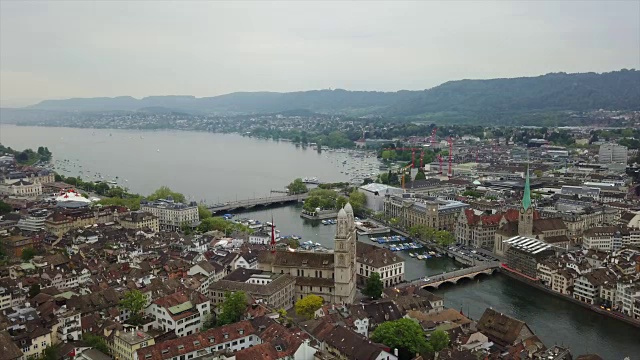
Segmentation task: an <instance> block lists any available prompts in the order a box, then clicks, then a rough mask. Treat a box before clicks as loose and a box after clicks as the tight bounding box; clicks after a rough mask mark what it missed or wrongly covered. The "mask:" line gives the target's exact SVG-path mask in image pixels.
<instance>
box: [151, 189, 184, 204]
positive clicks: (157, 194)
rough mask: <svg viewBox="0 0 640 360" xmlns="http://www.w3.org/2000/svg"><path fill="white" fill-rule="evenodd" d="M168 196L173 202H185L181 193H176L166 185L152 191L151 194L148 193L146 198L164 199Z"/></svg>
mask: <svg viewBox="0 0 640 360" xmlns="http://www.w3.org/2000/svg"><path fill="white" fill-rule="evenodd" d="M169 196H171V198H172V199H173V201H175V202H181V203H183V202H185V197H184V195H182V194H181V193H177V192H174V191H172V190H171V189H170V188H169V187H168V186H161V187H160V188H159V189H158V190H156V191H154V192H153V194H151V195H149V196H148V197H147V198H148V199H149V200H152V201H153V200H158V199H166V198H168V197H169Z"/></svg>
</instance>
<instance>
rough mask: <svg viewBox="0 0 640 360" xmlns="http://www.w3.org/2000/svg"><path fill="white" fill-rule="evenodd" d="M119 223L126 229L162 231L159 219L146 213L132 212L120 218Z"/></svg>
mask: <svg viewBox="0 0 640 360" xmlns="http://www.w3.org/2000/svg"><path fill="white" fill-rule="evenodd" d="M118 223H119V224H120V226H122V227H123V228H125V229H144V228H148V229H151V230H152V231H154V232H158V231H160V223H159V221H158V217H157V216H155V215H153V214H151V213H148V212H144V211H131V212H130V213H127V214H124V215H122V216H120V217H119V218H118Z"/></svg>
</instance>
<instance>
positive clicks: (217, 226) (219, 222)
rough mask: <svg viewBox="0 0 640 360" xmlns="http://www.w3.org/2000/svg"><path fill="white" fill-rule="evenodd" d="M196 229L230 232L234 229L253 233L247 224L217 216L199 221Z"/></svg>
mask: <svg viewBox="0 0 640 360" xmlns="http://www.w3.org/2000/svg"><path fill="white" fill-rule="evenodd" d="M198 231H200V232H209V231H221V232H224V233H232V232H234V231H239V232H244V233H249V234H250V233H253V230H251V229H250V228H248V227H247V226H245V225H242V224H237V223H234V222H232V221H229V220H226V219H224V218H222V217H219V216H214V217H209V218H206V219H204V220H202V221H200V225H198Z"/></svg>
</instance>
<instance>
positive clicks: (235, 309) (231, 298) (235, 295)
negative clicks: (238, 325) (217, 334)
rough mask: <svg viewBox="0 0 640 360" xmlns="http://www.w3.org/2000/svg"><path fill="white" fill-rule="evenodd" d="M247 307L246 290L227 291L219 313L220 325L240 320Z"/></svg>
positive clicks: (218, 320)
mask: <svg viewBox="0 0 640 360" xmlns="http://www.w3.org/2000/svg"><path fill="white" fill-rule="evenodd" d="M246 309H247V297H246V295H245V293H244V291H236V292H229V291H227V292H225V293H224V301H223V302H222V304H221V305H220V313H219V314H218V319H217V324H218V326H222V325H227V324H231V323H235V322H238V321H240V320H241V319H242V316H243V315H244V311H245V310H246Z"/></svg>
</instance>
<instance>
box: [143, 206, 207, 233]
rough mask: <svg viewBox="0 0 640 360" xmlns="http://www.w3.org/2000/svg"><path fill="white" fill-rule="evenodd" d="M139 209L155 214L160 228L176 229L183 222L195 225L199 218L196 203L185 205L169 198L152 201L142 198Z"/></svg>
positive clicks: (178, 228)
mask: <svg viewBox="0 0 640 360" xmlns="http://www.w3.org/2000/svg"><path fill="white" fill-rule="evenodd" d="M140 210H142V211H146V212H149V213H151V214H153V215H155V216H157V217H158V222H159V223H160V230H170V231H177V230H180V228H181V227H182V225H184V224H187V225H190V226H195V225H196V224H197V223H198V220H199V219H200V217H199V215H198V206H197V204H196V203H194V202H192V203H190V204H189V205H187V204H183V203H177V202H174V201H173V199H171V198H169V199H160V200H156V201H153V202H148V201H144V200H143V201H141V202H140Z"/></svg>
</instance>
